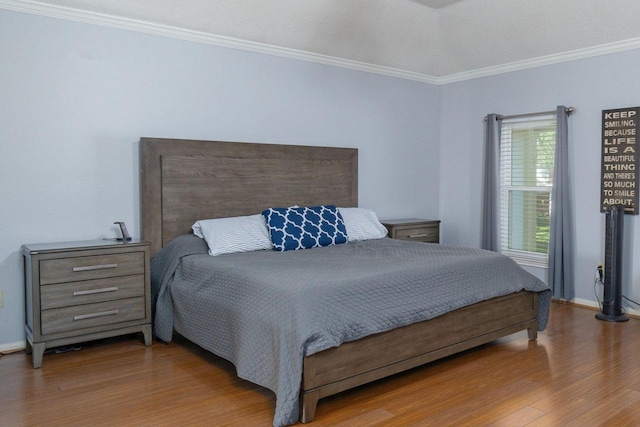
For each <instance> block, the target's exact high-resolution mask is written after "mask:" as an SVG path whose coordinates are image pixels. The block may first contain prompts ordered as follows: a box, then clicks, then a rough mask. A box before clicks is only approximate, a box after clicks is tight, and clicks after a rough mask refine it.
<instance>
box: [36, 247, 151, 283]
mask: <svg viewBox="0 0 640 427" xmlns="http://www.w3.org/2000/svg"><path fill="white" fill-rule="evenodd" d="M143 273H144V253H143V252H132V253H119V254H106V255H96V256H83V257H71V258H57V259H49V260H42V261H40V284H41V285H48V284H52V283H63V282H77V281H81V280H91V279H101V278H105V277H117V276H127V275H132V274H143Z"/></svg>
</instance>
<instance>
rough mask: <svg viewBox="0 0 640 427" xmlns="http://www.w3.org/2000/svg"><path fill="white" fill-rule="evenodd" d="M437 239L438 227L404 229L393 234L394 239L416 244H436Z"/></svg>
mask: <svg viewBox="0 0 640 427" xmlns="http://www.w3.org/2000/svg"><path fill="white" fill-rule="evenodd" d="M439 237H440V236H439V230H438V227H423V228H406V229H399V230H397V231H396V233H395V238H396V239H400V240H414V241H416V242H437V241H438V239H439Z"/></svg>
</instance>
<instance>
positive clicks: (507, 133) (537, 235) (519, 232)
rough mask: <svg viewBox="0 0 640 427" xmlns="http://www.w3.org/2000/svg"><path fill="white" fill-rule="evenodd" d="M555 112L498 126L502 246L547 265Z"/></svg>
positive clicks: (512, 253) (520, 260)
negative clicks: (499, 129)
mask: <svg viewBox="0 0 640 427" xmlns="http://www.w3.org/2000/svg"><path fill="white" fill-rule="evenodd" d="M555 145H556V118H555V116H539V115H532V116H529V117H522V116H519V117H518V118H513V119H505V120H503V122H502V128H501V131H500V248H501V249H500V251H501V252H502V253H503V254H505V255H508V256H510V257H511V258H513V259H515V260H516V261H517V262H518V263H520V264H525V265H531V266H535V267H547V262H548V253H549V219H550V214H551V189H552V185H553V164H554V155H555Z"/></svg>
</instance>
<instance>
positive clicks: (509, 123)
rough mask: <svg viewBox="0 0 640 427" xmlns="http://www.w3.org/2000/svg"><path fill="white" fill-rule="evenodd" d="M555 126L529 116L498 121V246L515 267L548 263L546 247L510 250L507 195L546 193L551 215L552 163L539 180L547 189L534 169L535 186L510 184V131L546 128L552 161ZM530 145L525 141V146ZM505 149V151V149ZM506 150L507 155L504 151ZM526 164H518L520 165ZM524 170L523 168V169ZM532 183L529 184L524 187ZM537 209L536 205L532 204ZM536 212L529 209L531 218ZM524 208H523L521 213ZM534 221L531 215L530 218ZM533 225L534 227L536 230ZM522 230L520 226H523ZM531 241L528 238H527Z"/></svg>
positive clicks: (548, 118)
mask: <svg viewBox="0 0 640 427" xmlns="http://www.w3.org/2000/svg"><path fill="white" fill-rule="evenodd" d="M556 124H557V118H556V116H555V115H553V114H544V115H540V114H531V115H519V116H517V117H514V118H505V119H503V121H502V125H501V127H500V152H499V158H500V161H499V169H500V172H499V198H500V199H499V212H500V219H499V233H500V236H499V242H500V253H502V254H504V255H506V256H509V257H510V258H512V259H513V260H515V261H516V262H517V263H518V264H521V265H528V266H532V267H540V268H547V267H548V262H549V253H548V251H549V249H548V247H547V252H546V253H543V252H536V251H532V250H531V251H530V250H523V249H517V248H511V247H510V242H511V241H513V232H510V230H512V228H511V221H512V220H511V217H512V215H511V203H510V199H509V195H510V193H512V192H514V191H518V192H523V193H524V192H535V193H548V195H549V208H548V211H549V214H550V213H551V196H552V191H553V167H554V163H555V162H554V159H553V158H552V160H551V168H550V170H549V174H548V176H546V177H543V180H544V179H546V180H547V181H548V184H547V185H542V184H538V182H539V181H540V179H539V175H538V169H536V172H535V173H536V176H535V177H533V179H534V180H535V183H536V185H534V186H532V185H524V183H522V184H514V183H513V180H512V179H513V174H512V169H511V167H510V165H511V164H512V161H511V160H512V154H513V152H512V151H511V147H512V141H513V138H512V135H513V131H514V130H518V129H540V128H548V129H549V131H551V130H552V131H553V139H554V141H553V147H552V150H551V152H552V157H555V143H556V141H557V135H556V129H557V127H556ZM505 131H506V132H508V133H509V134H508V136H507V135H505ZM531 142H532V141H531V140H529V143H531ZM507 146H508V147H507ZM507 149H508V150H509V153H508V154H507V153H506V151H507ZM538 153H539V151H538V150H536V156H534V157H532V158H529V161H531V160H532V159H533V160H537V154H538ZM525 161H526V160H524V159H523V160H522V163H523V165H524V163H525ZM523 168H524V166H523ZM527 176H528V177H529V178H532V177H531V176H530V175H527ZM525 179H526V177H525V176H524V175H523V177H522V180H523V181H525ZM531 182H533V180H531V181H530V182H529V183H528V184H530V183H531ZM536 206H537V202H536ZM536 210H537V208H536V207H534V208H533V214H536ZM524 211H525V208H523V212H524ZM526 211H527V212H524V214H526V213H532V210H531V208H529V209H526ZM524 214H523V215H522V216H521V218H524V216H525V215H524ZM533 217H535V215H534V216H533ZM525 222H526V221H525V219H521V223H523V224H524V223H525ZM537 226H538V225H537V223H536V227H537ZM523 227H524V226H523ZM530 237H532V236H530ZM523 242H524V239H523Z"/></svg>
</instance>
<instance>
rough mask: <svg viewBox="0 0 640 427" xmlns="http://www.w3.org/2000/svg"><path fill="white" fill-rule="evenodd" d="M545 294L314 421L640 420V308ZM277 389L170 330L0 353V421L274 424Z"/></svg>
mask: <svg viewBox="0 0 640 427" xmlns="http://www.w3.org/2000/svg"><path fill="white" fill-rule="evenodd" d="M594 314H595V312H594V311H591V310H588V309H585V308H581V307H575V306H571V305H567V304H555V303H554V304H553V305H552V310H551V318H550V321H549V326H548V328H547V330H546V331H544V332H542V333H540V334H539V335H538V341H536V342H530V341H528V339H527V335H526V333H518V334H514V335H512V336H509V337H506V338H504V339H501V340H498V341H496V342H493V343H490V344H487V345H484V346H481V347H479V348H477V349H474V350H471V351H467V352H464V353H461V354H459V355H455V356H452V357H449V358H446V359H444V360H442V361H438V362H435V363H431V364H428V365H426V366H423V367H420V368H416V369H413V370H411V371H409V372H406V373H403V374H399V375H395V376H393V377H391V378H387V379H383V380H380V381H376V382H373V383H371V384H368V385H365V386H362V387H358V388H356V389H354V390H350V391H346V392H344V393H341V394H338V395H335V396H330V397H328V398H326V399H321V400H320V402H319V404H318V408H317V412H316V419H315V420H314V421H313V422H312V423H311V424H310V425H311V426H318V427H328V426H332V427H335V426H338V427H342V426H350V427H351V426H403V427H404V426H421V427H422V426H425V425H438V426H441V425H442V426H445V425H469V426H509V427H512V426H528V427H541V426H545V427H548V426H581V427H582V426H596V425H603V424H608V425H616V426H619V425H621V426H625V425H629V426H631V425H640V364H639V363H638V362H637V357H638V355H639V354H640V320H638V319H631V320H630V321H629V322H626V323H610V322H602V321H599V320H597V319H595V317H594ZM274 408H275V396H274V395H273V393H272V392H271V391H269V390H266V389H264V388H262V387H259V386H256V385H254V384H251V383H249V382H247V381H244V380H241V379H239V378H237V376H236V373H235V368H234V367H233V365H232V364H231V363H229V362H227V361H225V360H222V359H220V358H218V357H216V356H214V355H212V354H210V353H208V352H206V351H204V350H202V349H200V348H199V347H197V346H195V345H193V344H191V343H189V342H186V341H185V340H183V339H177V340H176V342H174V343H171V344H164V343H158V342H155V343H154V345H153V346H151V347H145V346H144V345H142V344H141V343H140V340H139V338H138V337H135V336H128V337H127V336H125V337H117V338H111V339H107V340H103V341H98V342H93V343H90V344H88V345H87V346H86V348H83V349H81V350H79V351H70V352H67V353H63V354H56V353H53V352H48V353H47V354H46V355H45V356H44V361H43V365H42V368H40V369H32V368H31V362H30V358H29V356H28V355H26V354H25V353H24V352H18V353H13V354H9V355H3V356H1V357H0V426H12V427H13V426H62V425H64V426H86V425H92V426H113V425H118V426H151V425H152V426H160V427H163V426H172V427H173V426H176V425H178V426H192V425H193V426H200V425H202V426H209V425H216V426H270V425H271V422H272V419H273V411H274Z"/></svg>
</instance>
